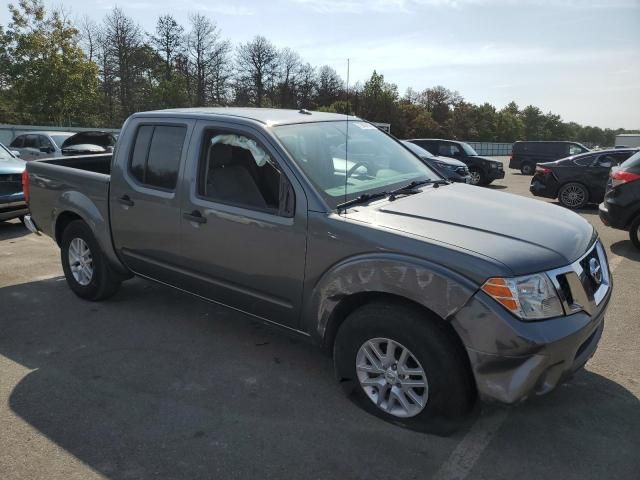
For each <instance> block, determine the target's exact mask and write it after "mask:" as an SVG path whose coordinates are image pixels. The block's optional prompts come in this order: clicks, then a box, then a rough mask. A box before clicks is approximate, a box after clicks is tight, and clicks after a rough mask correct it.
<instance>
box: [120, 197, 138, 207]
mask: <svg viewBox="0 0 640 480" xmlns="http://www.w3.org/2000/svg"><path fill="white" fill-rule="evenodd" d="M118 203H120V205H124V206H126V207H133V206H134V205H135V203H134V201H133V200H131V198H129V195H123V196H121V197H120V198H119V199H118Z"/></svg>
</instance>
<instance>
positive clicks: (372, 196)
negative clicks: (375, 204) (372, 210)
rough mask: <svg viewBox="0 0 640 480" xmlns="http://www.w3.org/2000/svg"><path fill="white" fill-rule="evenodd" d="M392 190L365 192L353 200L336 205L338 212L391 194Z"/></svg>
mask: <svg viewBox="0 0 640 480" xmlns="http://www.w3.org/2000/svg"><path fill="white" fill-rule="evenodd" d="M389 193H390V192H386V191H385V192H377V193H363V194H362V195H358V196H357V197H356V198H352V199H351V200H347V201H346V202H343V203H339V204H338V205H336V208H337V209H338V212H339V211H340V210H344V209H346V208H347V207H350V206H351V205H357V204H358V203H367V202H370V201H371V200H375V199H376V198H382V197H386V196H387V195H389Z"/></svg>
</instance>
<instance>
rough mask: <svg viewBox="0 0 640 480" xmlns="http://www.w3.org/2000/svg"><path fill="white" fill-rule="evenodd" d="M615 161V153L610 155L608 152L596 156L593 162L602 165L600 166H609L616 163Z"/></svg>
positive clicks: (597, 165) (598, 165)
mask: <svg viewBox="0 0 640 480" xmlns="http://www.w3.org/2000/svg"><path fill="white" fill-rule="evenodd" d="M617 163H618V162H617V161H616V156H615V155H612V154H610V153H605V154H603V155H600V156H599V157H598V159H597V160H596V162H595V166H596V167H602V168H611V167H613V166H614V165H617Z"/></svg>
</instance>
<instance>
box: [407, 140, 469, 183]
mask: <svg viewBox="0 0 640 480" xmlns="http://www.w3.org/2000/svg"><path fill="white" fill-rule="evenodd" d="M401 141H402V143H403V144H404V145H405V146H406V147H407V148H408V149H409V150H411V151H412V152H413V153H415V154H416V155H417V156H418V157H419V158H420V160H422V161H423V162H424V163H425V164H426V165H427V167H429V168H431V169H432V170H435V171H436V172H438V173H439V174H440V175H442V176H443V177H444V178H446V179H447V180H449V181H451V182H459V183H471V175H470V174H469V168H468V167H467V166H466V165H465V164H464V163H462V162H461V161H459V160H455V159H453V158H447V157H436V156H435V155H433V154H432V153H431V152H429V151H428V150H425V149H424V148H422V147H419V146H418V145H416V144H415V143H411V142H409V141H408V140H401Z"/></svg>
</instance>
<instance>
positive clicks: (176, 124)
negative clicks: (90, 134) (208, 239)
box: [109, 117, 195, 285]
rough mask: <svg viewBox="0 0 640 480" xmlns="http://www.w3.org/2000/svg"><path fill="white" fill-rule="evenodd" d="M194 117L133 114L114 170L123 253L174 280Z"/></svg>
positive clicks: (116, 226)
mask: <svg viewBox="0 0 640 480" xmlns="http://www.w3.org/2000/svg"><path fill="white" fill-rule="evenodd" d="M194 123H195V122H194V121H192V120H187V119H175V120H173V121H172V120H171V119H163V121H158V120H157V119H149V120H148V121H147V120H145V119H144V118H140V117H139V118H137V119H135V120H130V121H129V122H128V123H127V127H126V129H125V130H124V132H125V133H124V135H123V136H122V137H121V138H120V142H119V144H118V148H117V150H116V152H115V155H116V157H115V159H116V161H115V162H114V163H113V167H112V171H111V187H110V192H109V202H110V205H109V210H110V212H111V230H112V235H113V243H114V246H115V249H116V252H117V253H118V256H119V257H120V258H121V260H122V261H123V262H124V263H125V264H126V265H127V266H128V267H129V268H130V269H131V270H132V271H133V272H135V273H137V274H139V275H142V276H146V277H149V278H152V279H155V280H159V281H162V282H164V283H169V284H172V285H173V284H174V280H175V277H176V275H175V265H176V263H177V259H178V257H179V251H180V232H179V229H180V194H179V193H180V192H179V189H178V179H179V177H180V175H181V172H182V168H183V166H184V163H185V162H184V160H185V158H186V157H187V151H188V145H189V137H190V134H191V130H192V128H193V124H194Z"/></svg>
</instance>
